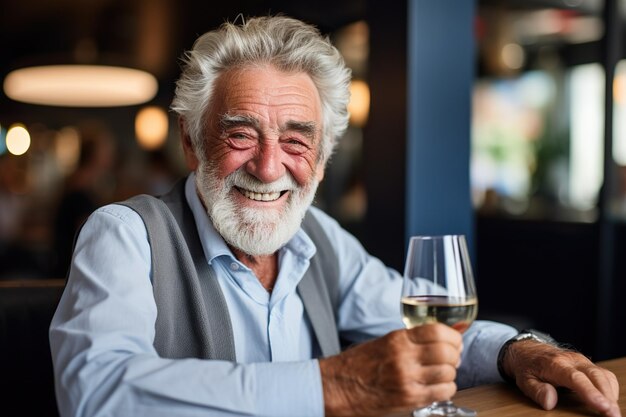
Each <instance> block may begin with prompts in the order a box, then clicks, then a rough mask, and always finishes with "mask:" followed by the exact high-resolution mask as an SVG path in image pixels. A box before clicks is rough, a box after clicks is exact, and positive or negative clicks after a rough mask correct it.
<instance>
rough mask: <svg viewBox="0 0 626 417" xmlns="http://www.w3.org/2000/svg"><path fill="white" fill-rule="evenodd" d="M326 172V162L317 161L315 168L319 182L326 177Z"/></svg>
mask: <svg viewBox="0 0 626 417" xmlns="http://www.w3.org/2000/svg"><path fill="white" fill-rule="evenodd" d="M325 172H326V164H325V163H324V162H322V161H320V162H318V163H317V168H315V178H316V179H317V182H322V180H323V179H324V173H325Z"/></svg>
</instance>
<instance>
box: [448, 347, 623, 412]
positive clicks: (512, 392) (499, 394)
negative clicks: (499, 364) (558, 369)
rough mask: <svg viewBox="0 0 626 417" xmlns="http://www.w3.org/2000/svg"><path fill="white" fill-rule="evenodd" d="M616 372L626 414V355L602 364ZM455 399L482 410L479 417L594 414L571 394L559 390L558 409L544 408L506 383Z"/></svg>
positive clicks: (462, 403)
mask: <svg viewBox="0 0 626 417" xmlns="http://www.w3.org/2000/svg"><path fill="white" fill-rule="evenodd" d="M598 364H599V365H600V366H602V367H604V368H607V369H609V370H611V371H613V372H614V373H615V375H616V376H617V379H618V381H619V384H620V396H619V406H620V410H621V411H622V415H624V416H625V417H626V357H624V358H620V359H613V360H610V361H604V362H599V363H598ZM454 402H455V403H456V404H457V405H459V406H463V407H467V408H471V409H474V410H476V411H478V415H479V417H533V416H545V417H563V416H592V415H595V414H593V413H592V412H591V411H590V410H589V409H587V408H586V407H585V406H583V405H582V404H581V402H580V401H578V399H576V398H574V396H573V395H571V394H561V393H559V402H558V404H557V406H556V408H555V409H554V410H551V411H544V410H543V409H541V408H540V407H539V406H538V405H536V404H535V403H534V402H533V401H531V400H530V399H528V398H527V397H525V396H524V395H523V394H522V393H521V391H519V390H518V389H515V388H513V387H511V386H509V385H506V384H504V383H503V384H494V385H483V386H479V387H475V388H469V389H466V390H462V391H459V392H458V393H457V394H456V395H455V396H454Z"/></svg>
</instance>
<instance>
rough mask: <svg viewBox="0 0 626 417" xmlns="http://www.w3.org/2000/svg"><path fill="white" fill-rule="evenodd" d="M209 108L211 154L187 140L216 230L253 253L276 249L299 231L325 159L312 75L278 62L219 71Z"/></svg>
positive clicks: (207, 133) (188, 153)
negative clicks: (283, 69) (283, 67)
mask: <svg viewBox="0 0 626 417" xmlns="http://www.w3.org/2000/svg"><path fill="white" fill-rule="evenodd" d="M215 87H216V88H215V95H214V97H213V100H212V101H211V105H210V108H209V109H208V112H207V123H206V127H205V138H204V140H205V149H206V154H203V155H196V153H195V152H194V150H193V149H192V147H191V145H190V143H189V142H190V141H189V140H188V139H187V140H183V145H184V150H185V156H186V159H187V163H188V165H189V167H190V168H191V169H193V170H196V185H197V188H198V192H199V195H200V197H201V199H202V201H203V203H204V205H205V207H206V209H207V212H208V214H209V217H210V218H211V220H212V221H213V224H214V226H215V228H216V229H217V230H218V232H220V234H221V235H222V236H223V237H224V239H225V240H226V241H227V242H228V243H229V244H230V245H232V246H234V247H236V248H237V249H240V250H242V251H244V252H245V253H247V254H249V255H267V254H271V253H274V252H275V251H276V250H277V249H279V248H280V247H281V246H282V245H284V244H285V243H286V242H287V241H288V240H289V239H290V238H291V237H292V236H293V235H294V234H295V233H296V231H297V230H298V228H299V227H300V224H301V222H302V218H303V216H304V214H305V212H306V209H307V208H308V207H309V205H310V204H311V202H312V200H313V197H314V195H315V191H316V190H317V185H318V183H319V180H321V178H322V176H323V164H322V163H321V162H320V160H319V148H320V142H321V140H322V136H321V132H322V126H321V124H322V116H321V104H320V99H319V94H318V92H317V89H316V88H315V85H314V84H313V81H312V80H311V78H310V77H309V76H308V75H307V74H305V73H285V72H281V71H279V70H277V69H275V68H273V67H271V66H266V67H251V68H244V69H236V70H231V71H229V72H226V73H225V74H223V75H222V76H220V77H219V78H218V80H217V83H216V86H215Z"/></svg>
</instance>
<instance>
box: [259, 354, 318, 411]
mask: <svg viewBox="0 0 626 417" xmlns="http://www.w3.org/2000/svg"><path fill="white" fill-rule="evenodd" d="M276 365H277V363H276V362H274V363H255V364H251V365H250V366H254V372H255V374H256V378H257V381H263V385H264V386H263V387H260V389H258V390H257V393H258V398H257V404H259V408H258V410H259V411H260V414H261V415H263V416H272V417H283V416H284V417H293V416H294V415H298V416H302V417H323V416H324V395H323V392H322V376H321V373H320V368H319V363H318V361H317V360H316V359H313V360H309V361H298V362H283V363H280V366H279V367H277V366H276Z"/></svg>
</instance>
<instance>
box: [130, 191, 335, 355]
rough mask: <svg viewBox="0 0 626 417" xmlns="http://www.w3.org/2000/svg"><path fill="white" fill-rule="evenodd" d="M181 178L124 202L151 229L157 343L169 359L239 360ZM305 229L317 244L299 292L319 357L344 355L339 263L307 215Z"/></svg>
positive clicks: (157, 346)
mask: <svg viewBox="0 0 626 417" xmlns="http://www.w3.org/2000/svg"><path fill="white" fill-rule="evenodd" d="M184 184H185V182H184V180H183V181H180V182H179V183H178V184H177V185H176V186H175V187H174V188H173V189H172V191H170V192H169V193H168V194H166V195H164V196H162V197H160V198H155V197H152V196H148V195H139V196H135V197H133V198H131V199H129V200H126V201H124V202H122V203H120V204H122V205H125V206H128V207H130V208H131V209H133V210H134V211H136V212H137V213H138V214H139V215H140V216H141V218H142V219H143V222H144V224H145V225H146V229H147V231H148V240H149V243H150V248H151V251H152V275H153V282H152V286H153V291H154V298H155V301H156V305H157V311H158V312H157V319H156V325H155V331H156V334H155V340H154V346H155V348H156V350H157V352H158V353H159V355H160V356H162V357H165V358H172V359H175V358H200V359H221V360H228V361H235V360H236V358H235V344H234V339H233V331H232V325H231V321H230V315H229V313H228V305H227V304H226V300H225V299H224V295H223V293H222V290H221V288H220V286H219V284H218V282H217V279H216V277H215V273H214V271H213V270H212V268H211V266H210V265H209V263H208V262H207V260H206V257H205V256H204V251H203V250H202V244H201V243H200V238H199V236H198V230H197V228H196V223H195V220H194V218H193V214H192V212H191V209H190V208H189V205H188V204H187V200H186V199H185V187H184ZM302 228H303V229H304V230H305V231H306V233H307V234H308V235H309V237H310V238H311V239H312V240H313V242H314V243H315V246H316V247H317V253H316V254H315V256H313V258H312V259H311V263H310V266H309V269H308V270H307V272H306V273H305V275H304V277H303V278H302V280H301V281H300V283H299V284H298V288H297V291H298V294H299V295H300V298H301V299H302V302H303V304H304V309H305V312H306V315H307V317H308V319H309V321H310V324H311V328H312V329H313V333H314V340H315V342H316V346H314V349H313V350H314V352H316V353H317V354H316V356H330V355H334V354H337V353H339V352H340V350H341V349H340V342H339V336H338V333H337V324H336V320H335V315H336V311H337V305H338V293H339V289H338V280H339V265H338V262H339V260H338V258H337V255H336V254H335V253H334V252H333V251H332V249H331V246H330V241H329V238H328V236H327V235H326V234H325V233H324V231H323V230H322V228H321V226H320V225H319V223H318V222H317V220H316V219H315V218H314V217H313V216H312V215H310V214H309V213H308V214H307V215H306V216H305V219H304V221H303V224H302Z"/></svg>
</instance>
